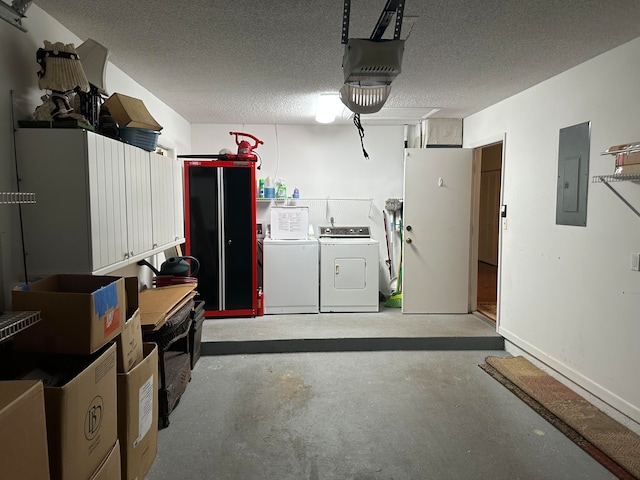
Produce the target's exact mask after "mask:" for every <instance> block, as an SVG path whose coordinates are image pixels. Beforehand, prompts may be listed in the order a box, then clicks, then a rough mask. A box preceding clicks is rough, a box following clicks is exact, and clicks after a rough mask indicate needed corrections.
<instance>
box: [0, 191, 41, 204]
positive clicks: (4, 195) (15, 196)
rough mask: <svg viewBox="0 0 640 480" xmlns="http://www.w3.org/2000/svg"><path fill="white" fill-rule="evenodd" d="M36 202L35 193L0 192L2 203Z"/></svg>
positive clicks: (0, 201) (0, 202)
mask: <svg viewBox="0 0 640 480" xmlns="http://www.w3.org/2000/svg"><path fill="white" fill-rule="evenodd" d="M24 203H36V194H35V193H24V192H0V205H16V204H24Z"/></svg>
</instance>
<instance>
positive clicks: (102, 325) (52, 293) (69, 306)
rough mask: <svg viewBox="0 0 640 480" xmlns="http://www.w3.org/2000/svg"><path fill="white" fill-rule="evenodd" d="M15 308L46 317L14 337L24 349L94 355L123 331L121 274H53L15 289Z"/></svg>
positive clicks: (123, 288)
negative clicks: (35, 312) (115, 275)
mask: <svg viewBox="0 0 640 480" xmlns="http://www.w3.org/2000/svg"><path fill="white" fill-rule="evenodd" d="M11 294H12V306H13V310H16V311H24V310H36V311H40V312H41V313H40V316H41V321H40V322H38V323H37V324H35V325H33V326H32V327H30V328H28V329H26V330H24V331H23V332H21V333H19V334H17V335H15V336H14V343H15V345H16V347H17V348H18V349H20V350H29V351H37V352H48V353H70V354H78V355H89V354H92V353H94V352H96V351H97V350H99V349H100V348H101V347H103V346H104V345H106V344H107V343H108V342H109V341H111V340H113V339H115V338H116V337H117V336H118V335H119V334H120V332H121V331H122V325H123V323H124V322H125V320H126V318H125V315H126V313H125V305H126V301H125V287H124V279H123V278H121V277H110V276H96V275H52V276H50V277H47V278H44V279H42V280H39V281H36V282H32V283H30V284H28V285H26V286H22V287H16V289H14V290H13V291H12V292H11Z"/></svg>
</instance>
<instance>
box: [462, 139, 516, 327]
mask: <svg viewBox="0 0 640 480" xmlns="http://www.w3.org/2000/svg"><path fill="white" fill-rule="evenodd" d="M497 143H502V168H501V171H500V205H501V208H502V206H503V205H504V178H505V177H504V172H505V165H506V145H507V134H506V132H504V133H501V134H496V135H493V136H491V137H487V138H484V139H482V140H479V141H476V142H470V143H468V144H466V145H464V147H465V148H473V167H472V172H471V175H472V182H471V241H470V243H469V245H470V246H469V248H470V252H469V312H471V313H473V312H476V311H477V310H478V233H479V230H480V217H479V212H480V180H481V176H482V168H481V162H482V149H483V148H485V147H489V146H491V145H495V144H497ZM505 222H506V218H503V217H501V218H500V228H499V230H498V281H497V285H496V293H497V298H496V331H498V328H499V326H500V296H501V295H500V294H501V288H500V285H501V281H502V231H503V230H504V229H505V228H504V227H505V225H506V223H505Z"/></svg>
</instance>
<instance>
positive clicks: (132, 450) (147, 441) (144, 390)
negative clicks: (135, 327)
mask: <svg viewBox="0 0 640 480" xmlns="http://www.w3.org/2000/svg"><path fill="white" fill-rule="evenodd" d="M158 389H159V384H158V347H157V346H156V344H155V343H145V344H144V359H143V360H142V362H140V363H139V364H138V365H136V366H135V367H134V368H133V369H132V370H131V371H129V372H128V373H119V374H118V438H119V440H120V444H121V449H122V452H121V457H122V478H123V480H134V479H143V478H144V476H145V475H146V473H147V472H148V471H149V469H150V468H151V465H152V464H153V461H154V459H155V458H156V453H157V450H158Z"/></svg>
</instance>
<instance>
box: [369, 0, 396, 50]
mask: <svg viewBox="0 0 640 480" xmlns="http://www.w3.org/2000/svg"><path fill="white" fill-rule="evenodd" d="M394 14H396V25H395V28H394V32H393V39H394V40H399V39H400V31H401V29H402V17H403V16H404V0H387V4H386V5H385V7H384V9H383V10H382V13H381V14H380V18H379V19H378V23H376V26H375V27H374V29H373V32H372V33H371V37H370V38H369V39H370V40H374V41H379V40H382V35H384V31H385V30H386V29H387V27H388V26H389V23H391V18H392V17H393V15H394Z"/></svg>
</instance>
